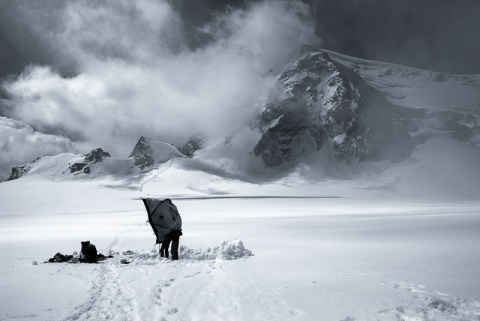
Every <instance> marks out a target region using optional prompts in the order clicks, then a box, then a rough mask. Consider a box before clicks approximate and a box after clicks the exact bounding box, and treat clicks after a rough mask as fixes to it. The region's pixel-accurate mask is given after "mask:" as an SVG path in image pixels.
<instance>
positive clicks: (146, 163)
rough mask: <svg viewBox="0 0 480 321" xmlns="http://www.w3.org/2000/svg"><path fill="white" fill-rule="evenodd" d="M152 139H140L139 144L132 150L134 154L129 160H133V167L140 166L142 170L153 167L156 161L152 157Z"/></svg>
mask: <svg viewBox="0 0 480 321" xmlns="http://www.w3.org/2000/svg"><path fill="white" fill-rule="evenodd" d="M149 141H150V139H149V138H147V137H143V136H142V137H140V139H139V140H138V142H137V144H135V147H134V148H133V150H132V153H131V154H130V156H128V158H131V159H133V165H134V166H138V167H139V168H140V169H142V170H143V169H145V168H148V167H152V166H153V165H154V164H155V161H154V159H153V157H152V155H153V149H152V147H151V146H150V144H149Z"/></svg>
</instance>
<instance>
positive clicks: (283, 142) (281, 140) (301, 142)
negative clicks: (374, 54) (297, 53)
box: [254, 52, 368, 167]
mask: <svg viewBox="0 0 480 321" xmlns="http://www.w3.org/2000/svg"><path fill="white" fill-rule="evenodd" d="M361 105H362V98H361V96H360V94H359V92H358V90H357V89H356V87H355V86H354V84H353V83H352V82H351V81H350V80H349V79H348V77H346V75H344V74H342V73H341V72H340V71H339V69H338V68H337V67H336V66H335V64H334V63H333V62H332V60H331V59H330V57H329V56H328V54H326V53H324V52H317V53H310V54H307V55H305V56H303V57H302V58H301V59H299V60H298V61H297V62H295V63H294V64H293V65H292V66H291V67H290V68H288V69H286V70H285V71H284V72H283V73H282V74H281V76H280V78H279V80H278V83H277V86H276V88H275V89H274V90H273V91H272V92H271V93H270V95H269V97H268V99H267V104H266V106H265V109H264V110H263V112H262V114H261V115H260V116H259V120H258V127H259V129H260V131H261V133H262V137H261V139H260V141H259V142H258V144H257V145H256V146H255V148H254V153H255V156H261V157H262V159H263V161H264V163H265V166H266V167H274V166H279V165H281V164H284V163H286V162H296V161H299V160H301V159H302V158H303V157H305V156H307V155H308V154H310V153H312V152H315V151H318V150H320V149H321V148H322V146H323V145H324V144H326V143H327V141H328V139H330V140H331V142H332V144H333V150H334V154H335V157H336V158H337V159H338V160H347V161H349V160H353V159H356V160H359V159H363V158H364V157H365V155H366V154H368V142H367V140H366V137H365V134H366V132H367V131H368V128H367V127H366V126H365V124H364V123H363V122H362V121H361V119H360V112H361V111H360V109H361V108H362V106H361Z"/></svg>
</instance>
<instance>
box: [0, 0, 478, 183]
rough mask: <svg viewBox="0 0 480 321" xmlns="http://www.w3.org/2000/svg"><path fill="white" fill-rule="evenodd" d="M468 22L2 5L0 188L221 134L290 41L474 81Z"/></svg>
mask: <svg viewBox="0 0 480 321" xmlns="http://www.w3.org/2000/svg"><path fill="white" fill-rule="evenodd" d="M479 16H480V1H477V0H470V1H468V0H455V1H450V0H415V1H414V0H350V1H347V0H342V1H332V0H311V1H293V0H290V1H280V0H263V1H261V0H258V1H241V0H235V1H233V0H230V1H220V0H171V1H167V0H137V1H130V0H115V1H113V0H112V1H109V0H103V1H98V0H77V1H64V0H38V1H27V0H12V1H2V2H1V4H0V48H1V49H0V78H1V81H2V86H1V88H2V89H1V90H0V99H2V100H1V101H0V117H1V118H0V150H1V153H0V180H1V179H2V178H5V175H6V174H5V173H6V172H9V170H10V167H11V166H12V165H16V164H19V163H20V164H21V163H25V162H27V161H30V160H32V159H34V158H36V157H37V156H41V155H44V154H55V153H59V152H62V151H74V152H82V153H86V152H88V151H89V150H90V149H92V148H96V147H103V148H105V149H106V150H107V151H109V152H110V153H111V154H112V155H114V156H116V157H126V156H128V153H129V152H130V150H131V149H132V148H133V145H134V144H135V142H136V140H138V138H139V137H140V136H141V135H144V136H149V137H151V138H154V139H162V140H165V141H169V142H172V143H175V144H182V143H183V142H184V141H185V140H186V139H187V138H188V137H189V136H190V135H193V134H195V133H197V132H200V133H203V134H204V135H207V136H209V137H215V136H225V135H228V131H232V130H235V125H236V126H244V123H243V122H248V120H249V119H250V117H251V115H252V113H253V112H254V111H255V106H256V105H257V103H258V99H259V97H260V96H261V94H262V93H263V92H264V91H265V89H266V88H268V86H270V84H271V83H272V81H273V79H271V78H270V77H269V76H265V75H266V74H267V71H268V70H269V69H270V68H271V67H272V66H273V65H275V63H276V62H278V61H280V60H281V59H282V58H283V57H284V56H286V55H288V54H289V53H290V52H291V51H293V50H294V49H295V48H298V47H299V46H301V45H302V44H309V45H314V46H317V47H321V48H326V49H330V50H334V51H338V52H341V53H344V54H348V55H353V56H357V57H361V58H366V59H375V60H383V61H388V62H395V63H400V64H404V65H409V66H414V67H418V68H424V69H430V70H436V71H443V72H450V73H480V59H478V57H479V56H480V55H479V54H480V37H479V36H478V34H479V32H480V19H478V17H479ZM199 119H202V121H201V122H200V121H199ZM19 146H21V147H19Z"/></svg>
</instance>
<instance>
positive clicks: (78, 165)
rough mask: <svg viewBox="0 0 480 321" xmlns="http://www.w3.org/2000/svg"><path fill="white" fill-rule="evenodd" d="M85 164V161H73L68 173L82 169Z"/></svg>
mask: <svg viewBox="0 0 480 321" xmlns="http://www.w3.org/2000/svg"><path fill="white" fill-rule="evenodd" d="M85 166H87V163H74V164H72V165H70V167H69V168H70V173H75V172H79V171H81V170H83V168H84V167H85Z"/></svg>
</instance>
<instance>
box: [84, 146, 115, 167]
mask: <svg viewBox="0 0 480 321" xmlns="http://www.w3.org/2000/svg"><path fill="white" fill-rule="evenodd" d="M108 157H111V156H110V154H109V153H108V152H106V151H104V150H103V149H101V148H97V149H94V150H92V151H91V152H90V153H88V154H86V155H85V161H86V162H87V163H98V162H102V161H103V160H104V159H105V158H108Z"/></svg>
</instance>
